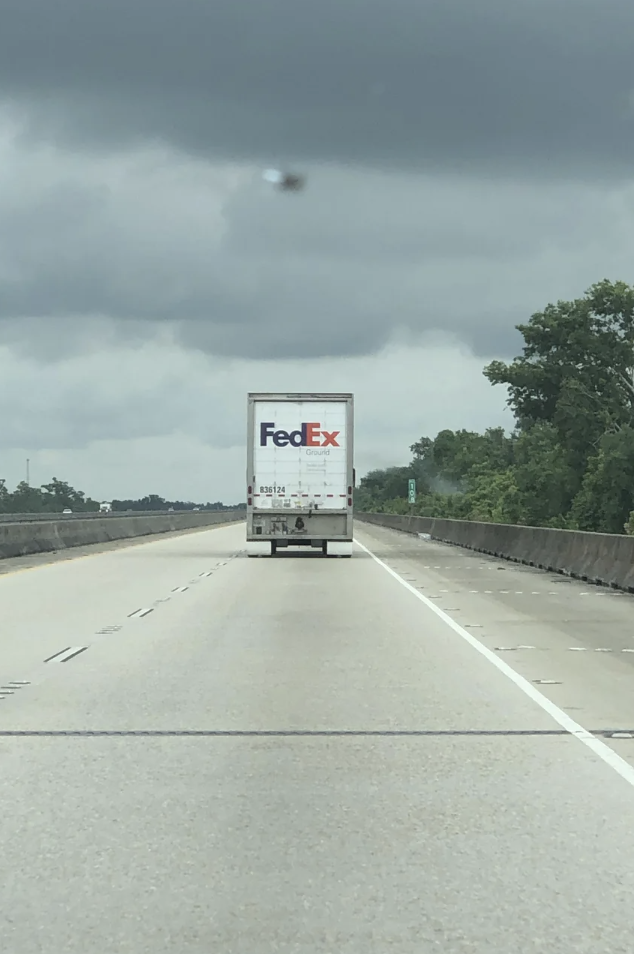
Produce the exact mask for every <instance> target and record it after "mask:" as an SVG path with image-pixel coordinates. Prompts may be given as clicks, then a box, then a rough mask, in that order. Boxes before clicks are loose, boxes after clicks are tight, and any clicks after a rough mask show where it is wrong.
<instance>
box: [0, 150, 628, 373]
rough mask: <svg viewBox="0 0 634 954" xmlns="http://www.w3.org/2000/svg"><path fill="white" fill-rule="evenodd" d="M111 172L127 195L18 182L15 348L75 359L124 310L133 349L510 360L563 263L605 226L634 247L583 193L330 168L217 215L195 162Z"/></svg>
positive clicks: (8, 255) (255, 190) (1, 223)
mask: <svg viewBox="0 0 634 954" xmlns="http://www.w3.org/2000/svg"><path fill="white" fill-rule="evenodd" d="M62 158H63V154H62ZM171 161H172V163H174V158H173V157H172V160H171ZM17 165H18V166H19V162H18V163H17ZM80 166H81V164H80ZM62 168H64V167H62ZM89 168H90V167H89ZM99 168H100V172H99V175H100V176H102V177H103V180H104V181H111V182H113V183H114V185H111V186H110V187H109V188H106V187H105V186H101V185H94V184H92V180H91V176H90V174H89V175H88V177H87V181H86V182H84V181H82V179H81V169H80V170H79V171H78V168H77V163H76V162H75V164H74V165H73V166H71V167H69V169H68V172H67V173H66V175H65V176H64V177H63V179H62V181H61V182H58V181H57V179H56V178H55V177H53V181H52V182H49V181H47V178H46V175H45V177H44V181H43V182H36V183H34V182H33V178H34V176H33V174H32V173H31V174H30V178H29V177H27V179H26V180H25V182H24V183H21V182H20V179H19V176H17V177H16V189H15V196H14V201H10V200H9V201H6V200H5V201H4V202H3V201H2V200H0V266H1V270H2V273H3V275H2V279H3V280H2V282H1V284H0V289H1V294H0V319H3V320H2V321H0V340H4V341H5V342H7V343H10V344H11V345H12V346H13V347H16V346H18V343H19V341H20V340H22V341H23V345H22V347H23V349H26V351H27V353H37V354H39V355H41V356H44V355H45V354H48V355H49V356H50V357H51V358H52V359H55V358H56V357H57V356H59V355H64V354H65V353H69V352H70V353H75V352H77V351H78V350H83V349H86V348H90V347H91V342H93V341H97V342H99V341H101V340H107V337H108V336H107V328H108V325H107V323H106V324H104V323H103V322H101V323H100V322H99V318H100V317H102V316H103V317H105V316H107V317H109V318H112V319H115V320H116V321H118V322H119V326H120V329H121V332H122V333H123V334H124V335H125V337H126V339H127V340H128V341H130V342H131V341H133V340H134V339H135V338H136V339H138V337H139V335H140V334H142V325H143V323H147V322H155V323H157V327H158V326H160V324H161V323H164V324H165V323H167V324H170V325H174V326H175V327H176V329H177V332H178V335H179V337H180V339H181V340H182V341H183V342H185V343H186V344H187V345H189V346H193V347H197V348H200V349H202V350H204V351H207V352H211V353H214V354H216V355H242V356H244V357H251V358H263V357H270V358H289V357H294V358H295V357H300V358H302V357H304V358H306V357H318V356H342V355H360V354H371V353H373V352H375V351H376V350H378V349H380V348H381V346H382V345H384V344H385V343H386V342H387V341H389V340H390V338H391V337H392V335H393V334H394V333H395V332H397V331H402V332H405V333H410V334H413V335H414V336H416V335H419V334H423V333H426V332H428V331H430V330H433V329H442V330H443V331H444V332H447V333H449V334H452V335H455V336H457V337H459V338H461V339H462V340H463V341H465V342H467V343H468V344H469V345H471V346H472V347H473V348H474V349H475V351H476V352H477V353H478V354H483V355H489V354H491V353H495V354H499V353H504V354H508V353H512V351H513V350H514V349H515V348H516V347H517V333H516V332H515V331H514V330H513V325H514V324H515V323H516V322H518V321H521V320H524V319H525V318H526V317H528V314H530V310H531V308H532V306H534V307H535V308H536V307H538V306H541V305H543V304H545V300H546V298H545V296H546V294H547V292H548V294H550V292H551V289H552V292H554V293H555V294H558V293H559V292H561V291H564V292H565V291H566V288H565V287H564V284H563V282H564V278H565V275H563V273H562V270H561V268H560V267H559V262H558V260H557V257H556V253H558V254H559V256H560V258H561V259H563V261H564V264H565V261H566V258H567V257H570V256H572V257H573V258H576V257H579V258H580V259H581V260H582V261H585V256H586V255H588V256H592V255H594V251H593V249H590V250H589V252H588V251H587V250H586V246H585V243H586V242H587V236H588V234H589V233H590V232H591V230H594V233H595V235H596V236H600V237H601V242H602V244H603V246H604V248H605V249H607V252H606V254H611V250H610V242H614V241H615V240H618V242H619V243H621V244H622V235H623V233H622V231H621V230H620V229H619V222H618V221H617V222H616V223H613V221H612V219H613V213H612V210H611V209H610V208H609V206H607V207H606V206H605V204H604V202H603V199H602V197H600V196H599V195H598V194H597V196H595V197H594V198H593V197H592V196H588V194H587V193H586V192H583V191H580V190H579V188H574V187H569V188H567V189H562V188H554V187H553V186H552V185H551V186H548V187H542V188H540V189H539V190H537V191H536V190H535V189H532V190H531V189H523V188H521V187H519V186H511V185H504V184H501V185H499V184H498V185H495V184H492V183H489V184H487V183H479V184H478V183H475V184H474V182H473V181H466V182H460V181H458V180H457V179H454V178H451V177H449V178H442V177H436V178H432V177H429V178H425V177H415V176H411V177H408V176H404V175H401V176H398V177H392V176H385V175H379V174H372V175H370V174H366V175H361V176H359V175H356V174H355V173H353V172H351V171H350V172H341V171H337V170H324V172H323V175H322V176H319V177H317V179H316V181H315V182H314V184H313V185H312V186H311V187H310V188H309V189H308V190H307V191H306V193H305V194H303V195H302V196H301V197H297V196H292V197H290V196H280V195H279V194H278V193H275V192H274V191H271V190H270V189H269V187H268V186H266V184H264V183H262V181H261V180H260V179H259V177H258V176H257V174H254V175H253V177H252V179H251V180H250V181H249V180H248V179H247V180H246V181H245V182H244V184H242V185H240V186H239V187H237V188H234V189H233V190H231V189H230V190H228V191H227V189H225V193H223V194H224V198H223V199H222V200H216V204H217V206H218V202H220V205H219V206H218V208H221V209H222V215H221V216H220V213H219V212H218V208H217V211H216V215H215V217H214V215H211V219H208V215H207V211H206V209H207V206H206V196H207V195H208V194H209V192H210V191H213V187H214V181H213V172H211V173H210V175H211V176H212V179H211V181H210V182H209V184H208V187H206V183H207V179H206V178H205V176H204V174H203V176H202V178H195V176H196V175H199V172H196V171H194V170H192V168H191V165H187V164H186V165H185V166H183V167H182V168H181V167H180V166H179V165H178V163H176V165H170V164H169V162H168V164H167V166H166V167H165V169H162V167H161V168H159V171H158V173H156V175H155V176H154V177H151V176H150V177H149V178H148V175H149V174H148V173H147V171H146V167H145V166H144V165H141V167H140V168H138V169H136V170H135V167H134V165H132V167H131V168H129V169H128V170H127V175H128V178H127V179H124V186H117V184H116V183H117V181H118V179H120V177H121V173H120V172H116V160H115V171H112V170H110V171H108V166H107V164H106V166H105V167H104V168H101V167H99ZM93 175H94V173H93ZM75 176H77V177H78V178H77V179H75ZM192 177H194V185H193V187H190V181H191V179H192ZM183 183H184V185H183ZM179 184H180V185H179ZM17 185H20V189H18V188H17ZM215 186H216V188H218V183H217V182H216V183H215ZM192 197H194V198H195V200H196V201H195V202H193V200H192ZM612 225H613V226H614V227H613V229H612V231H611V230H610V229H611V226H612ZM544 235H547V236H548V242H549V261H550V262H552V269H553V270H555V271H556V272H557V274H556V282H551V283H550V284H548V282H549V276H548V265H547V264H546V265H543V264H542V263H541V262H540V257H539V253H540V245H541V243H542V241H543V236H544ZM629 247H630V246H629V245H628V248H629ZM622 254H625V253H622ZM535 260H536V261H537V266H535ZM542 270H545V271H546V280H545V283H544V280H543V279H542V278H541V275H540V271H542ZM581 281H582V283H583V284H582V285H581V286H580V287H573V289H572V290H573V291H574V292H578V291H580V290H581V289H582V288H583V287H584V285H585V284H587V282H586V279H585V278H582V279H581ZM545 285H546V287H545ZM33 319H37V321H35V323H34V321H33ZM72 321H76V322H78V325H77V330H76V331H73V329H72ZM95 321H97V324H95ZM104 336H105V337H104Z"/></svg>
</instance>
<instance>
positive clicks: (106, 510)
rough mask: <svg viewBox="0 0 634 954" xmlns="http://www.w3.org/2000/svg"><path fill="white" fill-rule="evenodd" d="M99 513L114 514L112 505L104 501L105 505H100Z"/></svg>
mask: <svg viewBox="0 0 634 954" xmlns="http://www.w3.org/2000/svg"><path fill="white" fill-rule="evenodd" d="M99 513H112V504H111V503H107V502H106V501H105V500H104V502H103V503H101V504H99Z"/></svg>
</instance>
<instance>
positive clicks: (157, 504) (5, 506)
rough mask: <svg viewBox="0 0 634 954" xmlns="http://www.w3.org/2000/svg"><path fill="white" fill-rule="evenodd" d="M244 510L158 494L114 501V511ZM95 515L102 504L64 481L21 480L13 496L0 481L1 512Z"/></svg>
mask: <svg viewBox="0 0 634 954" xmlns="http://www.w3.org/2000/svg"><path fill="white" fill-rule="evenodd" d="M194 507H198V509H199V510H245V509H246V504H245V503H241V504H233V505H229V506H227V505H225V504H223V503H221V502H220V501H219V500H218V501H216V502H215V503H205V504H195V503H192V502H191V501H189V502H185V501H182V500H165V498H164V497H159V496H158V495H157V494H149V495H148V496H146V497H142V498H140V499H139V500H113V501H112V509H113V510H114V511H119V512H122V511H126V510H140V511H147V510H169V509H170V508H172V509H173V510H174V511H176V510H193V509H194ZM67 509H68V510H72V511H73V513H91V512H92V513H94V512H95V511H98V510H99V501H97V500H92V499H91V498H90V497H86V495H85V494H84V492H83V491H82V490H75V488H74V487H71V486H70V484H67V483H66V481H64V480H58V479H57V477H53V479H52V480H51V482H50V483H49V484H43V485H42V486H41V487H30V486H29V484H27V483H26V481H24V480H23V481H21V482H20V483H19V484H18V486H17V487H16V489H15V490H14V491H13V493H10V492H9V490H8V489H7V486H6V482H5V481H4V480H3V479H2V478H0V513H62V511H63V510H67Z"/></svg>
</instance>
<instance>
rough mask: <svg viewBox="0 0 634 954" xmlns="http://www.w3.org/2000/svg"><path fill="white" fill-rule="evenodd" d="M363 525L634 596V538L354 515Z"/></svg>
mask: <svg viewBox="0 0 634 954" xmlns="http://www.w3.org/2000/svg"><path fill="white" fill-rule="evenodd" d="M355 519H356V520H358V521H361V522H365V523H373V524H377V525H378V526H382V527H388V528H390V529H392V530H401V531H403V532H405V533H412V534H418V533H423V534H429V536H430V537H431V539H433V540H438V541H440V542H442V543H451V544H453V545H454V546H459V547H465V548H467V549H469V550H477V551H478V552H480V553H489V554H491V555H492V556H496V557H500V558H502V559H504V560H513V561H514V562H516V563H523V564H525V565H526V566H535V567H539V568H540V569H543V570H549V571H550V572H553V573H563V574H564V575H566V576H572V577H575V578H577V579H580V580H587V581H588V582H590V583H599V584H602V585H603V586H611V587H614V588H615V589H620V590H627V591H628V592H634V537H630V536H625V534H611V533H583V532H582V531H580V530H551V529H549V528H547V527H519V526H515V525H514V524H503V523H476V522H475V521H469V520H444V519H440V518H438V517H414V516H399V515H397V514H389V513H358V512H357V513H356V514H355Z"/></svg>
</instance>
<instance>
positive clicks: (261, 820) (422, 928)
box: [0, 525, 634, 954]
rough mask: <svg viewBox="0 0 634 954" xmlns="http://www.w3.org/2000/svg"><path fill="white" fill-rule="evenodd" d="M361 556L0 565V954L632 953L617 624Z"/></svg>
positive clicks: (502, 575)
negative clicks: (27, 566) (23, 567)
mask: <svg viewBox="0 0 634 954" xmlns="http://www.w3.org/2000/svg"><path fill="white" fill-rule="evenodd" d="M358 541H359V545H358V546H357V548H356V549H355V554H354V556H353V559H352V560H336V559H335V560H333V559H324V558H323V557H321V555H320V554H315V555H313V554H310V555H306V556H293V555H291V554H290V553H288V554H283V555H281V556H279V557H277V558H275V559H263V560H249V559H247V558H246V557H245V556H244V554H243V548H244V527H242V526H237V527H236V526H233V527H225V528H218V529H213V530H210V531H208V532H204V533H196V534H187V535H184V536H180V537H172V538H170V539H164V540H160V541H154V542H150V543H147V544H143V545H140V546H135V547H129V548H123V549H120V550H117V551H110V552H106V553H104V554H102V555H95V556H91V557H89V558H82V559H77V560H72V561H66V562H63V563H57V564H50V565H43V566H38V567H36V568H34V569H30V570H26V571H24V570H22V571H20V572H15V573H13V572H11V567H8V568H5V569H7V572H6V573H5V574H4V575H2V576H0V674H1V676H2V688H0V693H1V694H2V698H1V699H0V797H1V799H2V802H1V804H2V813H1V816H0V817H1V821H0V825H1V826H2V830H1V839H2V841H1V843H2V852H3V854H2V876H1V877H2V889H1V891H0V939H1V942H2V950H3V951H7V954H36V952H37V954H62V952H63V954H105V952H107V951H113V952H118V954H145V952H152V954H163V952H165V954H167V952H174V954H210V952H214V954H215V952H219V954H220V952H222V954H274V952H275V954H277V952H282V954H386V952H388V951H394V952H398V954H426V952H439V954H440V952H442V954H458V952H460V954H463V952H469V954H514V952H521V954H533V952H543V954H569V952H584V954H599V952H610V954H619V952H628V954H629V952H630V951H631V950H632V944H633V941H632V939H633V938H634V909H633V907H632V897H633V896H634V759H633V758H632V756H633V755H634V692H632V688H633V685H634V683H633V680H634V668H633V666H634V662H633V658H632V654H630V653H629V652H626V651H625V650H631V649H634V604H633V603H632V599H631V598H630V597H628V596H623V597H616V596H614V595H612V594H610V593H609V592H605V591H599V590H598V589H592V588H590V587H588V586H587V585H583V584H577V583H572V584H564V583H561V582H559V581H557V582H555V579H554V578H553V577H552V576H551V575H548V574H543V573H538V572H536V571H528V570H524V569H521V568H517V567H513V566H511V565H509V564H506V565H504V564H500V563H499V561H495V560H490V559H488V558H484V559H483V558H482V557H480V556H478V555H476V554H472V553H469V552H466V551H461V550H457V549H454V548H451V547H446V546H442V545H439V544H434V543H430V542H426V541H421V540H418V539H416V538H411V537H406V536H404V535H401V534H398V533H395V532H391V531H385V530H382V529H380V528H376V527H372V528H369V527H363V525H359V526H358ZM364 548H365V549H364ZM529 646H530V647H535V648H530V649H529V648H522V647H529ZM597 650H605V651H601V652H598V651H597ZM45 660H48V661H45ZM536 680H546V682H539V683H538V682H536ZM616 730H621V733H620V734H621V735H625V737H624V738H620V737H619V738H611V737H610V736H611V735H612V734H613V733H614V732H615V731H616ZM628 730H631V731H630V732H629V735H631V736H633V737H632V738H629V737H628Z"/></svg>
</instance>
